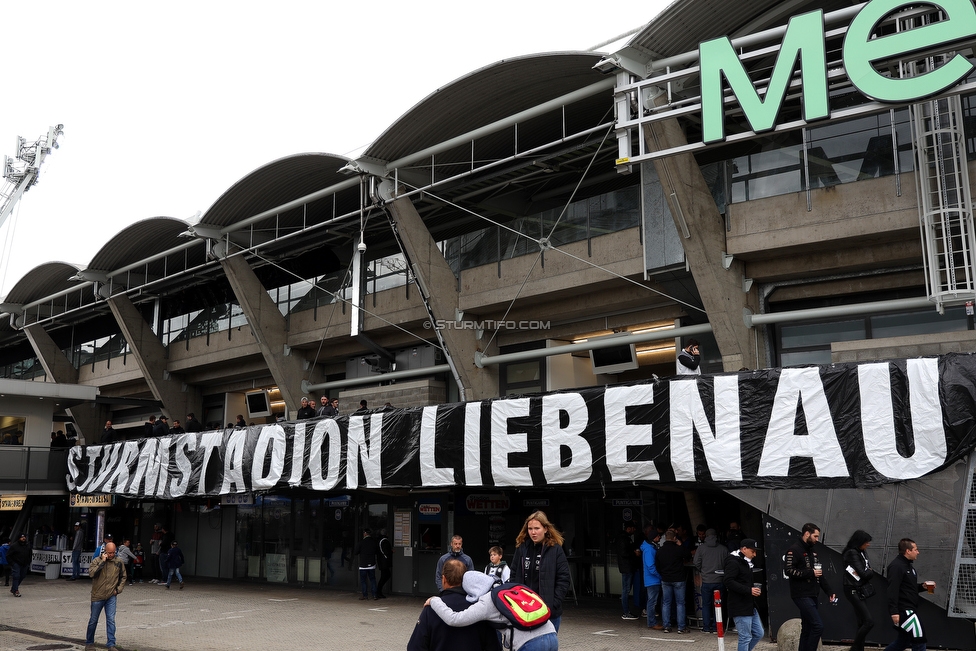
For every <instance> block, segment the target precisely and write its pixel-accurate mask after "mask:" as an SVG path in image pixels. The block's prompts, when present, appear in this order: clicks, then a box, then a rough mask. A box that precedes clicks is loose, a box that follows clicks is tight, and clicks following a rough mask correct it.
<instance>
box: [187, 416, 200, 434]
mask: <svg viewBox="0 0 976 651" xmlns="http://www.w3.org/2000/svg"><path fill="white" fill-rule="evenodd" d="M186 431H187V432H202V431H203V425H202V424H201V423H200V421H198V420H197V417H196V416H194V415H193V412H190V413H189V414H187V415H186Z"/></svg>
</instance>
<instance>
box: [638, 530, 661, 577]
mask: <svg viewBox="0 0 976 651" xmlns="http://www.w3.org/2000/svg"><path fill="white" fill-rule="evenodd" d="M656 557H657V547H655V546H654V543H650V542H647V541H646V540H645V541H644V543H643V544H642V545H641V559H642V562H643V563H644V587H647V586H649V585H661V575H660V574H658V571H657V564H656V563H655V562H654V560H655V558H656Z"/></svg>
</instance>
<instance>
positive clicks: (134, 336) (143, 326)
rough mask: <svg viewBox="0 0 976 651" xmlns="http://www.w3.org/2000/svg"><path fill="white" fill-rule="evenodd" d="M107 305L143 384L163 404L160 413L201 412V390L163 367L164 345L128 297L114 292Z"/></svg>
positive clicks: (171, 416) (185, 413) (171, 414)
mask: <svg viewBox="0 0 976 651" xmlns="http://www.w3.org/2000/svg"><path fill="white" fill-rule="evenodd" d="M108 306H109V308H110V309H111V310H112V314H113V315H114V316H115V320H116V321H117V322H118V324H119V328H120V329H121V330H122V335H123V336H124V337H125V340H126V342H128V344H129V347H130V348H131V349H132V356H133V357H134V358H135V360H136V364H138V365H139V369H140V370H141V371H142V376H143V378H144V379H145V380H146V384H148V385H149V389H150V390H151V391H152V393H153V396H154V397H155V398H156V400H158V401H159V402H161V403H162V405H163V406H162V411H163V413H164V414H166V415H167V416H168V417H169V418H170V419H174V418H179V419H180V420H182V419H184V418H185V417H186V415H187V414H188V413H189V412H191V411H192V412H194V413H197V414H199V413H202V407H203V401H202V400H201V398H200V392H199V391H198V390H197V389H196V388H194V387H191V386H189V385H186V384H184V383H183V382H182V381H180V380H178V379H176V378H173V377H171V376H170V374H169V372H168V371H167V370H166V348H165V347H164V346H163V343H162V342H161V341H160V340H159V338H158V337H157V336H156V333H154V332H153V331H152V328H151V327H150V325H149V324H148V323H146V320H145V319H143V318H142V314H140V313H139V310H138V309H136V306H135V305H133V304H132V301H130V300H129V297H128V296H126V295H125V294H116V295H115V296H112V297H111V298H109V299H108Z"/></svg>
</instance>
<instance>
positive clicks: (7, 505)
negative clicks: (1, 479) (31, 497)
mask: <svg viewBox="0 0 976 651" xmlns="http://www.w3.org/2000/svg"><path fill="white" fill-rule="evenodd" d="M26 501H27V496H26V495H0V511H19V510H21V509H22V508H24V502H26Z"/></svg>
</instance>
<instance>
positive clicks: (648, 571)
mask: <svg viewBox="0 0 976 651" xmlns="http://www.w3.org/2000/svg"><path fill="white" fill-rule="evenodd" d="M662 534H663V535H662ZM662 538H663V540H662ZM722 538H723V539H720V536H719V535H718V533H717V532H716V530H715V529H711V528H708V527H706V526H705V525H699V526H698V527H697V530H696V535H695V536H689V535H687V531H686V529H684V528H683V527H681V526H677V527H674V528H669V529H667V530H664V531H663V532H662V528H661V527H657V526H655V525H653V524H649V525H647V526H646V527H644V535H643V536H640V535H638V534H637V532H636V524H635V523H634V522H625V523H624V533H623V534H622V535H621V536H620V537H619V538H618V541H617V542H618V549H617V552H618V559H619V560H618V567H619V570H620V573H621V579H622V580H621V583H622V590H623V594H622V596H621V604H622V606H623V614H622V618H623V619H629V620H633V619H638V616H637V615H635V614H634V613H633V612H632V607H635V608H642V609H643V613H642V614H643V615H644V616H645V617H646V621H647V627H648V628H651V629H654V630H659V631H663V632H664V633H670V632H672V630H674V628H676V629H677V632H678V633H679V634H680V633H686V632H687V631H688V624H687V622H688V620H687V613H686V606H685V599H686V596H687V594H688V583H687V581H688V567H687V566H688V565H693V566H694V567H695V569H696V570H697V573H698V575H699V577H700V585H699V587H698V589H699V590H700V596H701V603H702V618H701V623H702V631H704V632H708V633H715V632H716V629H717V624H716V616H715V615H716V612H715V610H714V598H713V595H714V593H715V592H716V591H717V592H719V594H720V595H721V600H722V603H723V604H725V615H727V616H728V618H729V619H731V620H732V622H734V626H735V629H736V631H737V634H738V651H752V649H753V648H754V647H755V646H756V644H757V643H758V642H759V640H760V639H761V638H762V637H763V635H764V634H765V632H764V630H763V626H762V621H761V620H760V617H759V610H758V608H757V599H758V598H759V597H760V596H761V595H762V591H763V585H762V582H761V581H758V580H756V579H755V578H754V572H755V571H756V567H755V566H756V563H755V559H756V558H757V554H758V552H759V545H758V543H757V542H756V540H754V539H752V538H747V537H744V535H743V533H742V530H741V529H740V527H739V525H738V523H737V522H732V523H730V525H729V529H728V531H727V532H726V534H725V535H724V537H722ZM819 541H820V527H819V526H817V525H816V524H813V523H807V524H805V525H803V528H802V529H801V532H800V537H799V539H798V540H797V541H796V542H795V543H794V544H793V545H792V546H791V547H790V548H789V549H788V550H787V552H786V554H785V556H784V568H783V571H784V573H785V575H786V576H787V578H788V579H789V588H790V598H791V599H792V601H793V603H794V604H795V605H796V607H797V609H798V610H799V613H800V622H801V623H800V637H799V647H798V651H816V649H817V647H818V645H819V643H820V639H821V636H822V634H823V628H824V627H823V619H822V617H821V615H820V612H819V608H818V605H819V595H820V593H821V592H822V593H823V594H824V595H825V596H826V597H827V599H828V600H829V602H830V603H837V601H838V598H839V597H838V594H839V593H838V592H837V591H836V590H835V589H834V586H833V581H832V580H831V579H830V578H829V577H827V576H826V575H825V574H824V569H823V568H824V563H823V562H822V559H821V557H820V552H819V551H818V543H819ZM870 546H871V536H870V534H868V533H867V532H865V531H862V530H857V531H855V532H854V534H853V535H852V536H851V538H850V540H849V541H848V543H847V545H846V547H845V549H844V552H843V559H844V573H843V586H844V589H843V594H844V596H845V598H846V599H847V601H849V602H850V604H851V606H852V607H853V609H854V613H855V617H856V621H857V628H856V630H855V632H854V637H853V643H852V644H851V651H864V641H865V639H866V638H867V635H868V633H869V632H870V631H871V630H872V629H873V628H874V625H875V623H874V621H873V620H872V618H871V612H870V608H869V607H868V601H869V600H870V599H872V598H874V597H875V595H876V592H877V591H876V588H875V586H874V584H872V578H873V577H874V576H875V571H874V570H873V569H872V566H871V562H870V559H869V557H868V553H867V550H868V547H870ZM918 553H919V552H918V546H917V545H916V544H915V542H914V541H912V540H911V539H908V538H904V539H902V540H901V541H899V543H898V554H899V555H898V556H897V557H896V558H895V560H894V561H892V563H891V564H890V565H889V566H888V572H887V576H888V581H889V587H888V590H887V600H888V603H887V605H888V612H889V614H890V616H891V621H892V624H893V625H894V628H895V629H896V634H895V639H894V640H893V641H892V642H891V644H889V645H888V647H887V649H886V651H901V650H902V649H906V648H908V647H911V648H912V650H913V651H923V650H924V649H925V636H924V635H923V633H922V624H921V621H920V620H919V617H918V613H917V607H918V594H919V593H920V592H923V591H928V592H932V591H934V589H935V583H934V582H933V581H926V582H924V583H919V582H918V580H917V576H916V573H915V569H914V566H913V565H912V563H913V561H914V560H915V558H916V557H917V556H918ZM641 587H643V590H641ZM659 602H660V613H661V621H660V622H659V621H658V620H657V613H656V611H657V608H658V604H659Z"/></svg>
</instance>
